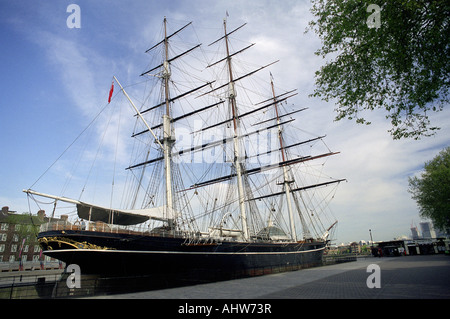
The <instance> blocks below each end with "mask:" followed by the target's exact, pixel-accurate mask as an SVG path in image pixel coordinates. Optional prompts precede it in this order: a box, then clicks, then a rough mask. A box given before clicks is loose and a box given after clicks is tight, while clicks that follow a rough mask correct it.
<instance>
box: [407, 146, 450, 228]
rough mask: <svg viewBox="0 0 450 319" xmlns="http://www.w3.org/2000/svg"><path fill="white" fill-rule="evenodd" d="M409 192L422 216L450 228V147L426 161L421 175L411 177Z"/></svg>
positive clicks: (440, 226) (439, 225)
mask: <svg viewBox="0 0 450 319" xmlns="http://www.w3.org/2000/svg"><path fill="white" fill-rule="evenodd" d="M409 192H410V193H411V194H412V198H413V199H414V200H415V201H416V202H417V204H418V206H419V208H420V214H421V216H422V217H425V218H430V219H431V220H432V221H433V224H434V225H435V226H437V227H438V228H440V229H449V228H450V147H447V148H445V149H444V150H442V151H441V152H440V153H439V155H437V156H436V157H435V158H434V159H432V160H431V161H429V162H427V163H425V170H424V172H423V173H422V174H421V176H420V177H412V178H409Z"/></svg>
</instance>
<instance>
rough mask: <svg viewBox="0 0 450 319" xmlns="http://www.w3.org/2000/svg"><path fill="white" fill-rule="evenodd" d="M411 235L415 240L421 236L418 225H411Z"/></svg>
mask: <svg viewBox="0 0 450 319" xmlns="http://www.w3.org/2000/svg"><path fill="white" fill-rule="evenodd" d="M411 237H412V239H413V240H416V239H419V238H420V235H419V230H418V229H417V227H411Z"/></svg>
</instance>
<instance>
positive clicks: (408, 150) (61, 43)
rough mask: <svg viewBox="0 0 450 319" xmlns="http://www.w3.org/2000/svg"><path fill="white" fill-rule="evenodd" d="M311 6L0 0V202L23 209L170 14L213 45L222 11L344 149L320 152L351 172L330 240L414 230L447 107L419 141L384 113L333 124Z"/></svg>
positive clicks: (443, 138) (135, 71)
mask: <svg viewBox="0 0 450 319" xmlns="http://www.w3.org/2000/svg"><path fill="white" fill-rule="evenodd" d="M71 4H77V5H78V6H79V9H80V18H81V19H80V20H79V21H80V25H79V28H69V26H68V22H67V20H68V18H69V16H70V15H71V14H72V13H73V11H72V10H69V12H68V10H67V9H68V6H69V5H71ZM309 8H310V2H309V1H306V0H293V1H288V0H283V1H274V0H272V1H270V0H240V1H236V0H227V1H222V0H215V1H206V0H190V1H175V0H168V1H148V0H142V1H141V0H133V1H118V0H109V1H106V0H105V1H102V0H96V1H76V0H71V1H62V0H60V1H47V0H46V1H42V0H21V1H7V0H0V41H1V42H0V43H1V45H0V66H1V72H0V92H1V98H0V104H1V105H0V132H1V133H0V147H1V148H0V149H1V156H0V177H1V183H0V205H1V206H9V207H10V210H14V211H17V212H19V213H21V212H27V211H29V206H28V202H27V198H26V195H25V194H24V193H23V192H22V189H27V188H29V187H30V186H31V185H32V184H33V183H34V182H35V181H36V180H37V179H38V178H39V176H40V175H41V174H42V173H44V172H45V171H46V169H47V168H48V167H49V166H50V165H51V164H52V163H53V162H54V161H55V160H56V159H57V158H58V156H60V154H61V152H63V151H64V149H65V147H66V146H67V145H69V144H70V143H71V142H72V141H73V139H74V138H75V137H76V136H77V134H78V133H79V132H80V131H81V130H82V129H83V128H85V126H86V123H88V122H89V121H90V120H91V119H92V117H93V116H94V115H95V114H96V113H97V112H98V110H99V106H102V105H105V101H106V100H107V97H108V91H109V87H110V85H111V79H112V76H113V75H116V76H117V78H118V79H120V80H121V82H123V83H130V82H133V81H134V82H135V81H136V80H137V79H138V77H139V74H140V73H141V72H142V71H144V70H145V68H146V67H147V65H148V60H146V59H148V57H147V56H146V55H145V54H144V51H145V50H146V49H148V48H149V47H150V46H151V45H152V44H154V43H155V41H156V36H157V35H158V34H159V31H160V27H161V22H162V19H163V18H164V17H165V16H166V17H167V19H168V20H169V21H174V23H175V24H176V25H179V26H180V27H181V26H182V25H183V24H184V23H185V22H186V23H187V22H189V21H193V22H194V25H195V28H196V30H197V32H198V36H199V38H202V39H205V40H204V43H209V42H211V41H212V40H215V39H216V38H217V35H220V32H221V28H222V21H223V18H225V16H226V14H227V13H228V18H227V19H228V23H229V24H230V25H231V27H237V26H239V25H241V24H243V23H247V25H246V26H245V28H244V29H242V31H240V36H242V37H243V38H244V39H245V41H247V42H252V43H253V42H254V43H256V47H255V48H256V49H255V51H254V53H249V54H250V56H249V58H250V59H253V60H252V61H255V63H257V64H258V63H259V62H260V61H261V63H260V65H263V64H264V62H267V61H269V62H271V61H273V60H277V59H280V62H279V63H277V64H276V65H274V66H273V67H272V68H271V72H272V73H273V74H276V75H277V80H278V81H279V82H278V84H279V85H280V86H285V87H287V88H297V89H298V92H299V94H298V95H297V96H296V97H295V98H293V100H292V101H293V103H295V104H296V105H298V106H299V107H308V113H307V114H306V115H305V116H307V117H308V119H309V120H307V121H305V122H304V125H305V127H304V129H305V130H307V131H311V132H315V133H317V134H318V135H319V134H326V135H327V139H326V143H327V145H329V146H330V148H332V150H333V151H339V152H340V154H339V155H336V156H333V159H332V160H329V161H327V174H329V175H330V176H333V177H336V178H345V179H347V182H346V183H341V184H340V186H339V189H338V191H337V193H336V196H335V199H334V200H333V202H332V203H331V209H332V211H333V214H334V216H335V217H336V218H337V219H338V221H339V223H338V229H337V233H336V236H337V240H336V242H337V243H341V242H351V241H360V240H365V241H368V240H369V239H370V234H369V229H371V230H372V236H373V239H374V240H375V241H379V240H391V239H393V238H394V237H398V236H402V235H406V236H410V227H411V225H413V224H414V225H418V224H419V222H420V221H421V218H420V217H419V211H418V208H417V206H416V203H415V202H414V201H413V200H412V199H411V195H410V194H409V193H408V191H407V190H408V177H411V176H414V175H417V174H419V173H420V171H421V170H422V169H423V165H424V163H425V162H426V161H429V160H431V159H432V158H433V157H435V156H436V155H437V154H438V153H439V151H441V150H442V149H443V148H445V147H446V146H449V145H450V109H449V108H448V107H447V108H446V109H444V111H442V112H440V113H438V114H430V119H431V121H432V123H433V124H434V125H437V126H440V127H441V130H440V131H438V133H437V134H436V135H435V136H433V137H429V138H423V139H421V140H418V141H416V140H399V141H398V140H393V139H392V137H391V136H390V135H389V133H388V132H387V131H388V129H389V128H390V127H389V123H388V121H387V120H386V119H385V114H383V112H382V111H374V112H371V113H368V114H366V115H367V118H368V119H370V120H371V121H372V123H373V124H372V125H370V126H362V125H358V124H355V123H354V122H352V121H348V120H341V121H339V122H335V121H334V117H335V115H336V114H335V113H334V111H333V110H334V108H335V107H334V105H333V102H332V101H331V102H324V101H321V100H319V99H317V98H312V97H310V96H309V95H310V94H311V93H312V92H313V90H314V72H315V71H316V70H318V69H319V68H320V66H321V65H323V63H324V60H323V59H322V58H321V57H318V56H316V55H314V52H315V50H317V49H318V48H319V47H320V39H319V38H318V37H317V36H316V35H315V34H314V33H312V32H308V33H305V29H306V28H307V25H308V22H309V21H310V20H311V19H312V16H311V14H310V12H309ZM381 18H382V17H381ZM70 21H72V20H70ZM69 24H70V23H69ZM210 40H211V41H210ZM202 41H203V40H202ZM208 41H209V42H208ZM251 54H253V56H252V55H251ZM263 55H266V56H268V57H269V58H268V59H265V60H264V59H261V56H263ZM247 59H248V58H247ZM32 213H35V212H32Z"/></svg>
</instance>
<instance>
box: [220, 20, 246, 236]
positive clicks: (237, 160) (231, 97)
mask: <svg viewBox="0 0 450 319" xmlns="http://www.w3.org/2000/svg"><path fill="white" fill-rule="evenodd" d="M223 28H224V31H225V46H226V50H227V56H226V59H227V64H228V74H229V79H230V81H229V86H228V102H229V105H230V107H231V112H232V120H233V129H234V135H233V143H234V159H233V160H234V166H235V167H236V177H237V184H238V196H239V209H240V212H241V221H242V231H243V235H244V239H248V237H249V236H248V225H247V213H246V209H245V193H244V185H243V181H242V166H241V154H240V147H239V136H240V134H239V126H240V125H239V123H240V121H239V119H238V117H237V108H236V91H235V88H234V79H233V71H232V68H231V56H230V50H229V47H228V34H227V20H226V19H224V20H223Z"/></svg>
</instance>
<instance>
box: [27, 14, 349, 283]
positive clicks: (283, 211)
mask: <svg viewBox="0 0 450 319" xmlns="http://www.w3.org/2000/svg"><path fill="white" fill-rule="evenodd" d="M191 26H192V23H188V24H186V25H183V26H182V27H181V28H175V29H178V30H176V31H175V32H169V31H168V29H169V27H168V23H167V20H166V18H164V23H163V25H162V28H161V30H162V31H161V37H162V40H161V41H160V42H158V43H157V44H155V45H154V46H152V47H150V48H149V49H148V50H147V51H146V53H148V54H149V55H151V54H155V55H156V58H153V59H151V62H152V63H154V64H153V65H151V66H150V67H149V69H148V70H147V71H145V72H143V73H142V74H141V77H142V78H143V79H144V80H145V81H147V83H152V84H146V85H147V88H148V87H150V85H154V88H155V89H153V87H152V89H148V92H149V96H150V93H151V94H153V96H156V97H153V98H151V97H148V98H145V99H144V102H142V105H140V106H136V105H135V103H134V102H133V100H132V99H131V97H130V96H129V94H128V93H127V92H126V91H125V89H124V88H123V87H122V85H121V84H120V82H119V81H118V79H117V78H116V77H113V81H114V82H113V85H114V84H117V85H118V86H119V87H120V91H119V94H120V95H121V96H122V97H123V99H124V101H125V102H126V104H128V105H129V106H131V108H132V110H133V115H134V119H133V120H134V121H135V122H136V125H135V129H134V132H133V134H132V137H133V138H134V139H137V140H139V142H142V144H143V146H142V148H141V149H140V151H137V152H136V153H135V154H139V155H141V154H142V155H143V156H142V158H143V159H142V160H141V161H140V162H137V163H134V164H133V165H130V166H129V167H127V168H126V171H127V172H131V173H132V178H131V179H132V181H133V182H134V185H135V186H134V190H135V194H133V195H131V196H129V197H130V201H129V203H128V204H127V206H125V208H124V209H118V208H113V207H110V206H108V205H96V204H92V203H90V202H88V201H84V200H82V199H81V198H80V199H71V198H69V197H63V196H55V195H50V194H46V193H41V192H37V191H35V190H32V189H31V188H29V189H26V190H24V192H25V193H27V194H28V196H29V197H31V198H32V199H34V200H35V199H36V197H45V198H47V199H52V200H53V202H52V204H53V205H54V211H55V210H56V208H57V207H59V206H58V205H61V203H64V205H72V206H73V207H74V209H75V208H76V215H75V218H76V221H75V222H68V221H67V220H65V221H64V222H62V221H61V220H58V219H55V218H50V220H49V222H48V223H46V224H43V225H42V226H41V229H40V232H39V234H38V236H37V237H38V240H39V243H40V245H41V247H42V249H43V254H45V255H47V256H50V257H53V258H56V259H59V260H61V261H63V262H65V263H66V264H67V265H69V264H77V265H79V266H80V269H81V272H82V273H83V274H98V275H113V276H128V275H136V274H138V275H139V274H140V275H145V274H161V275H176V274H180V273H183V274H185V275H186V276H197V277H200V276H203V275H205V276H208V277H209V278H213V277H214V278H237V277H241V276H251V275H259V274H267V273H273V272H282V271H289V270H297V269H301V268H306V267H314V266H318V265H321V263H322V255H323V253H324V250H325V248H326V245H327V243H328V242H329V241H330V232H331V231H332V230H334V229H335V225H336V223H337V221H336V220H333V219H331V220H329V223H328V225H324V223H325V222H324V220H320V218H323V215H322V211H320V209H321V208H323V206H325V209H323V211H326V209H327V208H328V207H327V205H326V204H323V203H324V200H327V199H330V198H331V197H333V196H334V193H335V192H336V186H337V185H338V184H339V183H340V182H342V181H344V179H334V178H331V177H326V178H325V179H324V180H319V181H317V180H318V179H319V177H316V176H319V174H316V173H311V172H321V171H322V164H323V163H318V164H317V165H316V166H314V165H313V166H312V168H311V171H309V168H308V166H307V165H308V164H309V163H310V162H314V161H321V160H324V159H325V158H327V157H329V156H331V155H335V154H337V153H335V152H331V151H329V149H328V147H326V149H327V151H325V152H321V153H317V154H313V153H312V152H313V151H311V150H313V149H315V148H314V147H313V146H315V145H318V144H320V145H325V143H324V141H323V140H324V138H325V136H314V137H310V138H307V139H300V135H301V134H300V133H302V132H303V131H301V130H298V131H296V132H295V131H294V133H293V134H291V135H287V130H288V128H289V127H292V123H293V122H294V121H295V120H296V118H295V116H297V115H298V113H300V112H301V111H304V110H305V109H306V108H295V106H294V107H293V109H292V110H290V111H289V110H288V111H286V109H287V108H288V106H287V100H288V99H291V98H293V97H294V96H295V95H296V94H297V92H296V90H289V91H283V92H281V93H280V92H277V88H276V86H275V84H274V78H273V76H272V74H271V72H270V73H269V74H270V77H269V74H268V76H267V81H266V82H265V83H266V84H267V86H265V87H263V88H262V89H261V90H260V89H257V88H256V86H252V87H251V88H250V90H249V91H246V90H247V87H246V85H247V83H250V82H248V81H249V80H250V78H251V77H252V76H255V75H256V74H261V71H262V70H264V69H266V68H268V67H269V66H271V65H272V64H273V63H275V62H273V63H269V64H266V65H264V66H262V67H257V68H253V69H251V70H250V71H247V69H245V68H246V67H247V68H248V67H249V66H248V65H246V66H245V67H243V68H239V67H238V65H239V63H240V62H241V60H240V56H241V55H242V54H244V52H246V51H247V50H248V49H250V48H251V47H252V46H253V45H254V44H253V43H252V44H250V45H246V46H245V47H243V48H241V47H239V48H238V49H236V50H233V45H232V43H233V41H232V36H234V34H235V32H237V31H238V30H240V29H241V28H242V27H243V26H245V24H244V25H241V26H239V27H237V28H235V29H233V30H232V31H227V20H226V19H224V22H223V31H222V32H223V33H222V34H223V35H220V38H219V39H217V40H216V41H214V42H212V43H211V44H210V45H209V46H208V47H207V49H206V50H208V51H206V50H204V49H202V46H201V44H196V45H193V46H192V47H188V49H187V50H185V49H184V48H183V50H180V48H179V47H177V45H178V43H179V42H177V41H179V38H180V37H181V35H182V34H183V33H185V32H187V29H188V27H191ZM221 29H222V28H221ZM172 46H174V47H175V48H174V47H172ZM217 47H218V48H217ZM177 50H180V51H177ZM199 50H200V51H199ZM214 50H216V51H214ZM209 52H213V54H210V56H213V58H214V60H215V61H212V60H210V62H207V63H206V64H204V65H203V66H198V65H199V64H198V61H200V57H202V56H208V53H209ZM217 52H224V53H223V55H222V56H220V55H219V53H217ZM158 59H159V62H156V61H157V60H158ZM183 59H188V60H190V61H191V62H192V61H194V62H193V64H194V66H193V69H194V71H192V73H191V71H190V70H189V69H188V68H187V67H185V66H183V63H182V61H183ZM206 59H208V58H206ZM209 59H211V58H209ZM277 62H278V61H277ZM249 65H251V64H249ZM199 68H200V69H201V71H200V72H197V73H195V70H197V71H198V69H199ZM214 68H215V70H214ZM205 70H208V71H209V70H214V71H211V73H212V74H214V76H215V77H216V79H215V80H212V81H203V80H201V79H199V78H198V77H197V75H194V74H198V73H200V74H203V73H205V72H206V71H205ZM266 70H267V69H266ZM204 71H205V72H204ZM269 79H270V80H269ZM177 81H179V82H177ZM196 81H197V84H196V85H195V87H193V88H189V89H185V87H184V86H185V84H186V83H187V82H196ZM246 81H247V82H246ZM177 83H182V84H177ZM248 85H250V84H248ZM186 86H187V85H186ZM113 87H114V86H113ZM113 87H112V88H111V91H110V95H109V101H108V103H109V102H111V98H112V92H113V91H112V89H113ZM261 87H262V86H261ZM255 92H256V93H255ZM259 92H264V93H259ZM116 96H118V94H116V95H115V96H113V100H114V99H115V97H116ZM260 97H261V98H260ZM258 98H259V100H256V99H258ZM186 101H187V102H186ZM201 103H205V104H201ZM194 117H196V119H195V120H193V119H192V118H194ZM198 123H201V125H197V124H198ZM177 125H179V127H181V130H182V132H183V134H184V135H180V134H177V130H178V132H179V129H178V128H177ZM187 129H189V130H190V132H189V133H186V132H185V131H186V130H187ZM211 132H214V133H211ZM180 136H182V137H183V138H180ZM196 136H201V138H198V139H196V138H195V137H196ZM205 137H207V138H205ZM188 139H189V142H190V144H189V143H185V142H186V140H188ZM198 140H200V142H199V144H195V143H196V142H197V141H198ZM269 140H270V141H269ZM273 141H275V142H273ZM183 143H184V144H183ZM187 144H189V145H187ZM269 146H270V148H269ZM302 147H303V149H302ZM255 150H256V151H255ZM201 152H206V153H207V157H202V156H198V155H197V154H199V153H201ZM136 157H137V156H136ZM183 158H184V159H183ZM184 167H187V169H186V170H183V169H185V168H184ZM302 173H305V174H306V175H307V176H309V177H312V179H314V180H316V181H317V182H315V183H309V182H308V181H309V179H308V178H302V177H300V179H299V177H298V176H299V174H302ZM145 185H146V186H145ZM318 189H326V190H327V191H326V193H327V194H331V195H326V196H325V197H327V196H328V198H325V199H318V198H317V196H318V195H317V194H316V192H315V191H316V190H318ZM315 201H317V202H318V203H319V205H318V206H319V211H317V210H315V209H316V208H315V207H313V206H314V204H313V203H315ZM321 205H322V207H320V206H321ZM52 216H53V217H54V213H53V214H52ZM317 220H318V224H313V222H315V221H316V222H317ZM327 222H328V221H327Z"/></svg>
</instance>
